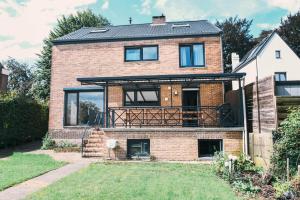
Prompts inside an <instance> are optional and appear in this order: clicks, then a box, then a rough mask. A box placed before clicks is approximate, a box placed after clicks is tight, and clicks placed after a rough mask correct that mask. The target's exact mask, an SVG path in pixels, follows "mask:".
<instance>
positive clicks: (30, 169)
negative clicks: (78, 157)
mask: <svg viewBox="0 0 300 200" xmlns="http://www.w3.org/2000/svg"><path fill="white" fill-rule="evenodd" d="M63 165H64V163H62V162H57V161H55V160H53V159H52V158H51V157H50V156H48V155H37V154H24V153H14V154H13V155H12V156H10V157H8V159H4V160H0V191H1V190H4V189H5V188H8V187H10V186H12V185H15V184H17V183H21V182H23V181H25V180H28V179H30V178H33V177H36V176H38V175H40V174H43V173H45V172H47V171H50V170H53V169H56V168H59V167H61V166H63Z"/></svg>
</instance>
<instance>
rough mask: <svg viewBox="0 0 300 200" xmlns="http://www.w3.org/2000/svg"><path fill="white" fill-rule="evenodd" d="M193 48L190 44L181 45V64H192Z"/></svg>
mask: <svg viewBox="0 0 300 200" xmlns="http://www.w3.org/2000/svg"><path fill="white" fill-rule="evenodd" d="M191 65H192V63H191V48H190V47H189V46H186V47H180V66H183V67H185V66H191Z"/></svg>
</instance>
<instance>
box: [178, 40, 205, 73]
mask: <svg viewBox="0 0 300 200" xmlns="http://www.w3.org/2000/svg"><path fill="white" fill-rule="evenodd" d="M199 44H201V45H203V60H204V62H203V65H194V57H193V56H194V53H193V52H194V50H193V45H199ZM181 47H190V49H191V63H192V64H191V65H186V66H182V65H181V52H180V48H181ZM179 66H180V68H185V67H205V66H206V60H205V43H204V42H198V43H182V44H179Z"/></svg>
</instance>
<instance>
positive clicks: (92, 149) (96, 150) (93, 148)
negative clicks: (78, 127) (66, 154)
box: [83, 147, 103, 152]
mask: <svg viewBox="0 0 300 200" xmlns="http://www.w3.org/2000/svg"><path fill="white" fill-rule="evenodd" d="M102 151H103V148H95V147H88V148H87V147H84V148H83V152H102Z"/></svg>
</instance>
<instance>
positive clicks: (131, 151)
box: [127, 139, 150, 157]
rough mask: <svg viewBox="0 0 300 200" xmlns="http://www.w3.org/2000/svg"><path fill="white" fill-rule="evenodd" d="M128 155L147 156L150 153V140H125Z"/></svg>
mask: <svg viewBox="0 0 300 200" xmlns="http://www.w3.org/2000/svg"><path fill="white" fill-rule="evenodd" d="M127 143H128V149H127V151H128V156H129V157H131V156H149V155H150V140H148V139H145V140H136V139H131V140H127Z"/></svg>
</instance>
